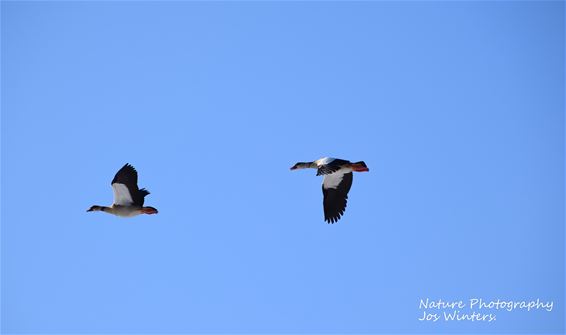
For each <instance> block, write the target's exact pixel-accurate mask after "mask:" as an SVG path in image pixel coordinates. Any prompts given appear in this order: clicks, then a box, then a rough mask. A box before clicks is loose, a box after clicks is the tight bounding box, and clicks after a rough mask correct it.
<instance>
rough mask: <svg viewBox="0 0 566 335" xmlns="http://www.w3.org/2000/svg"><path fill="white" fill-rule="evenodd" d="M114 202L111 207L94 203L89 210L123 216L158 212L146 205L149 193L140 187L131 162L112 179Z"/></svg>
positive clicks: (136, 173)
mask: <svg viewBox="0 0 566 335" xmlns="http://www.w3.org/2000/svg"><path fill="white" fill-rule="evenodd" d="M111 184H112V190H113V191H114V203H113V204H112V206H110V207H106V206H98V205H94V206H92V207H90V208H89V209H88V210H87V212H95V211H101V212H106V213H109V214H114V215H116V216H121V217H132V216H136V215H140V214H157V209H155V208H153V207H144V206H143V203H144V198H145V196H146V195H148V194H149V191H148V190H146V189H145V188H142V189H141V190H140V189H139V188H138V172H137V171H136V169H135V168H134V167H133V166H131V165H130V164H126V165H124V166H123V167H122V168H121V169H120V170H119V171H118V172H117V173H116V175H115V176H114V179H112V183H111Z"/></svg>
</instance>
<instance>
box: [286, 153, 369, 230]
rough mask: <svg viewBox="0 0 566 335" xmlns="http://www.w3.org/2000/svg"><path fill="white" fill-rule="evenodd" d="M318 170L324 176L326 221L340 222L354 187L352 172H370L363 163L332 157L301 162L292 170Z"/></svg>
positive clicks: (323, 189) (323, 192) (318, 173)
mask: <svg viewBox="0 0 566 335" xmlns="http://www.w3.org/2000/svg"><path fill="white" fill-rule="evenodd" d="M309 168H310V169H317V173H316V175H317V176H321V175H323V176H324V179H323V180H322V194H323V196H324V201H323V207H324V220H325V221H326V222H328V223H334V222H338V220H340V217H342V215H343V214H344V211H345V210H346V205H347V202H348V192H349V191H350V188H351V187H352V180H353V175H352V172H353V171H355V172H366V171H369V169H368V167H367V165H366V163H364V162H363V161H360V162H356V163H352V162H350V161H347V160H343V159H336V158H330V157H324V158H320V159H318V160H316V161H314V162H299V163H297V164H295V165H293V167H291V170H297V169H309Z"/></svg>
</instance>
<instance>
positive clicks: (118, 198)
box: [112, 183, 134, 206]
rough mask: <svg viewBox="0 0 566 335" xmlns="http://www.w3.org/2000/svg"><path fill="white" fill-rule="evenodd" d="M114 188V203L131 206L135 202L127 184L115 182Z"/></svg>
mask: <svg viewBox="0 0 566 335" xmlns="http://www.w3.org/2000/svg"><path fill="white" fill-rule="evenodd" d="M112 190H114V205H120V206H129V205H131V204H133V203H134V200H132V195H131V194H130V191H129V190H128V188H127V187H126V185H124V184H120V183H114V184H112Z"/></svg>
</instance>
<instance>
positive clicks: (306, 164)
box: [297, 162, 318, 169]
mask: <svg viewBox="0 0 566 335" xmlns="http://www.w3.org/2000/svg"><path fill="white" fill-rule="evenodd" d="M317 168H318V166H317V165H316V163H315V162H300V163H297V169H317Z"/></svg>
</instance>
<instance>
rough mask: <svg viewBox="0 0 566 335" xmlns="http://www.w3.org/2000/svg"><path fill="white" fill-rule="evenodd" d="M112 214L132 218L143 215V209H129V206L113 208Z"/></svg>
mask: <svg viewBox="0 0 566 335" xmlns="http://www.w3.org/2000/svg"><path fill="white" fill-rule="evenodd" d="M112 214H114V215H116V216H120V217H123V218H130V217H132V216H136V215H140V214H142V212H141V208H138V207H128V206H112Z"/></svg>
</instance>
